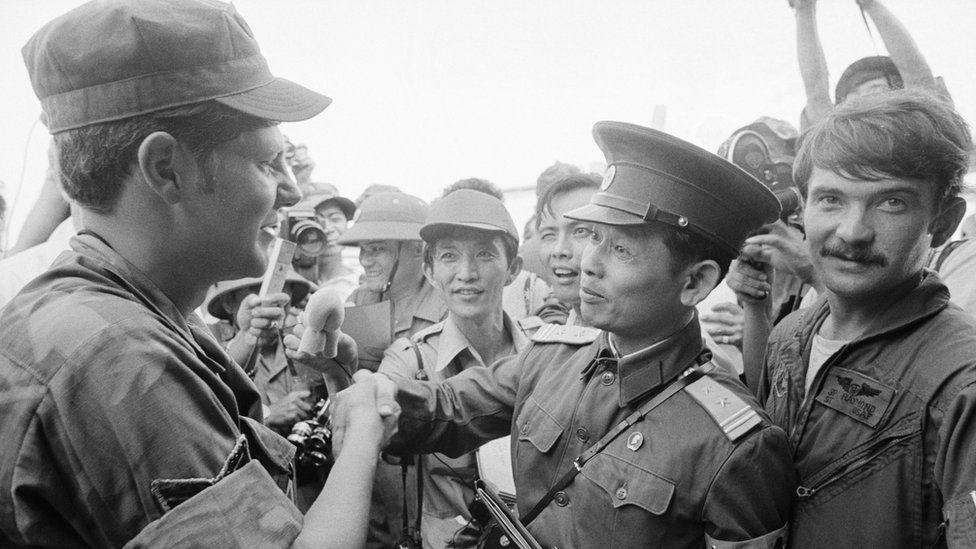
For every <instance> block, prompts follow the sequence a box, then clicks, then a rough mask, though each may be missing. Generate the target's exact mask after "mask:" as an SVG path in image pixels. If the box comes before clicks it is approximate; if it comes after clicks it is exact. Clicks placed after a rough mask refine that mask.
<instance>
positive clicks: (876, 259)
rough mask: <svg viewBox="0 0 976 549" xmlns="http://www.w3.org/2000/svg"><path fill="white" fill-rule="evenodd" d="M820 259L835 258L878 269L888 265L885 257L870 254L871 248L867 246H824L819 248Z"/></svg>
mask: <svg viewBox="0 0 976 549" xmlns="http://www.w3.org/2000/svg"><path fill="white" fill-rule="evenodd" d="M820 257H836V258H838V259H844V260H846V261H854V262H857V263H868V264H874V265H877V266H879V267H886V266H887V265H888V259H887V258H886V257H885V256H883V255H881V254H876V253H874V252H872V251H871V248H870V247H867V246H847V245H844V244H833V245H825V246H824V247H822V248H820Z"/></svg>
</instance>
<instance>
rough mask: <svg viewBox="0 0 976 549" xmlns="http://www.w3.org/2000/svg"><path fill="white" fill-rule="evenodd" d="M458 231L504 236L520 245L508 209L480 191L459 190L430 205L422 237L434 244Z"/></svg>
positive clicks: (421, 232)
mask: <svg viewBox="0 0 976 549" xmlns="http://www.w3.org/2000/svg"><path fill="white" fill-rule="evenodd" d="M458 227H468V228H471V229H480V230H483V231H491V232H497V233H502V234H506V235H508V236H511V237H512V238H514V239H515V241H516V242H518V230H516V228H515V222H514V221H512V216H511V215H510V214H509V213H508V210H507V209H505V205H504V204H503V203H502V201H501V200H498V199H497V198H495V197H494V196H491V195H489V194H486V193H483V192H480V191H474V190H471V189H458V190H456V191H454V192H452V193H450V194H448V195H447V196H444V197H443V198H439V199H437V200H435V201H434V203H433V204H431V205H430V213H429V214H428V215H427V223H425V224H424V226H423V227H422V228H421V229H420V237H421V238H423V239H424V241H426V242H433V241H435V240H437V239H438V238H440V237H442V236H444V235H449V234H450V232H451V231H452V230H454V229H456V228H458Z"/></svg>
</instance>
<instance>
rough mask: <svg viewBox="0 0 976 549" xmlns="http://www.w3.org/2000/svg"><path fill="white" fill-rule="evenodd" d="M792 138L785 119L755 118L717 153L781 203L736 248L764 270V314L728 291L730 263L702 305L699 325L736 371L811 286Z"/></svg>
mask: <svg viewBox="0 0 976 549" xmlns="http://www.w3.org/2000/svg"><path fill="white" fill-rule="evenodd" d="M797 138H798V134H797V131H796V129H795V128H793V126H791V125H790V124H789V123H787V122H784V121H782V120H776V119H773V118H769V117H760V118H759V119H758V120H756V121H755V122H753V123H752V124H748V125H746V126H743V127H742V128H739V129H738V130H736V131H735V132H733V133H732V135H731V136H730V137H729V138H728V139H727V140H726V141H725V142H724V143H723V144H722V145H721V146H720V147H719V150H718V155H719V156H721V157H723V158H725V159H726V160H729V161H730V162H732V163H734V164H735V165H736V166H738V167H740V168H742V169H743V170H744V171H746V172H747V173H749V174H750V175H752V176H753V177H755V178H756V179H758V180H759V181H761V182H762V183H763V184H765V185H766V186H767V187H768V188H769V189H770V190H771V191H773V194H774V195H776V197H777V199H778V200H779V202H780V206H781V207H782V211H781V213H780V218H779V219H778V220H777V221H776V222H774V223H770V224H769V225H766V226H764V227H763V228H762V229H760V230H759V231H758V232H757V234H754V235H752V236H750V237H749V238H747V239H746V240H745V244H744V246H743V249H742V251H741V252H740V261H747V262H748V263H749V264H751V265H752V266H753V267H754V268H756V269H760V270H762V271H764V276H766V277H767V280H768V281H769V283H770V284H771V285H772V290H771V295H770V296H769V299H768V309H767V310H766V311H765V314H764V315H762V316H761V317H760V316H751V315H747V314H746V313H745V312H744V311H743V308H742V307H741V304H740V303H739V301H738V299H737V296H736V294H735V293H734V292H732V291H734V290H735V289H736V288H737V286H736V283H737V280H736V273H735V272H734V271H735V262H733V267H732V268H731V269H730V272H729V275H728V276H727V277H726V281H725V283H724V284H722V285H720V287H721V288H722V289H723V290H724V292H723V293H721V294H719V295H721V297H720V298H719V299H721V301H718V302H715V301H709V300H706V303H707V305H706V307H705V308H702V309H701V311H702V313H701V319H702V326H703V327H704V328H705V330H706V331H707V332H708V333H709V334H710V335H711V336H712V337H713V338H714V339H715V341H716V342H718V343H719V344H721V345H723V348H724V349H725V350H727V351H729V352H730V354H733V356H738V357H739V359H740V369H739V371H740V374H742V373H743V366H744V364H747V363H749V361H750V360H751V361H756V360H760V361H761V360H762V353H763V352H764V350H765V344H766V338H767V336H768V335H769V330H770V329H771V328H772V326H773V325H774V324H775V323H776V322H778V321H779V320H780V319H781V318H783V317H785V316H786V315H788V314H789V313H790V312H792V311H794V310H796V309H797V308H799V306H800V303H801V300H802V298H803V296H804V295H805V294H806V293H807V292H808V291H809V290H810V288H812V287H814V286H815V280H814V274H813V268H812V265H811V262H810V258H809V252H808V251H807V247H806V245H805V242H804V236H803V223H802V198H801V195H800V192H799V189H797V188H796V185H795V184H794V182H793V159H794V158H795V156H796V141H797ZM730 292H732V293H730ZM717 293H718V292H716V294H717ZM710 297H711V296H710ZM730 347H731V348H730ZM740 353H741V354H740Z"/></svg>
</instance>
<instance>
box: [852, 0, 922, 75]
mask: <svg viewBox="0 0 976 549" xmlns="http://www.w3.org/2000/svg"><path fill="white" fill-rule="evenodd" d="M857 3H858V4H859V5H860V6H861V7H862V8H863V9H864V12H865V13H866V14H867V15H868V17H870V18H871V20H872V21H874V26H875V27H877V29H878V34H879V35H881V40H882V41H883V42H884V45H885V48H886V49H887V50H888V55H889V56H890V57H891V61H892V63H894V64H895V67H897V68H898V72H899V73H901V79H902V81H903V82H904V84H905V88H922V89H927V90H935V89H938V85H937V84H936V81H935V77H934V76H933V75H932V69H931V68H930V67H929V64H928V62H926V61H925V56H924V55H922V52H921V51H920V50H919V49H918V45H917V44H915V40H913V39H912V35H911V34H909V33H908V29H906V28H905V26H904V25H902V24H901V21H899V20H898V18H897V17H895V15H894V14H893V13H891V11H890V10H888V8H886V7H885V6H884V4H882V3H881V2H878V1H877V0H857Z"/></svg>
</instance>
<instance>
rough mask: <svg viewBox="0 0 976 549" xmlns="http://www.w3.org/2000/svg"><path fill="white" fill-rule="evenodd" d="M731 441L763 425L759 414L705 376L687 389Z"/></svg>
mask: <svg viewBox="0 0 976 549" xmlns="http://www.w3.org/2000/svg"><path fill="white" fill-rule="evenodd" d="M685 391H687V392H688V394H689V395H691V397H692V398H694V399H695V400H696V401H698V404H700V405H701V407H702V408H704V409H705V411H706V412H708V415H710V416H711V417H712V419H713V420H715V423H716V424H717V425H718V427H719V429H721V430H722V432H723V433H725V436H726V437H728V439H729V441H731V442H735V441H737V440H739V439H740V438H742V437H743V436H745V435H746V433H748V432H749V431H751V430H752V429H753V428H754V427H756V426H757V425H759V424H761V423H762V418H761V417H759V414H758V413H756V411H755V410H754V409H753V408H752V406H750V405H749V404H748V403H746V401H744V400H742V398H741V397H739V396H738V395H736V394H735V393H733V392H732V391H731V390H730V389H729V388H728V387H725V386H724V385H722V384H721V383H719V382H717V381H715V380H714V379H712V378H711V377H709V376H707V375H705V376H702V377H701V378H699V379H698V380H696V381H694V382H693V383H691V384H689V385H688V386H687V387H685Z"/></svg>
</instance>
